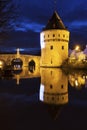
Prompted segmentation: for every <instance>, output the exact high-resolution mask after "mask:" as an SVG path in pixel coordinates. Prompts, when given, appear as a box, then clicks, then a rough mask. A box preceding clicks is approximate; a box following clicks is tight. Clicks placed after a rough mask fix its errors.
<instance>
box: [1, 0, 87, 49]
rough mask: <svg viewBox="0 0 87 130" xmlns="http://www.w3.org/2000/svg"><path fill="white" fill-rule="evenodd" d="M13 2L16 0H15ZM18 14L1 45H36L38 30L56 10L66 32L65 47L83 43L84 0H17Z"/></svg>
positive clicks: (86, 39)
mask: <svg viewBox="0 0 87 130" xmlns="http://www.w3.org/2000/svg"><path fill="white" fill-rule="evenodd" d="M16 1H17V0H16ZM20 7H21V9H20V12H21V14H20V16H19V18H18V19H17V21H16V23H15V25H14V30H13V31H12V32H9V37H8V40H6V41H3V42H2V44H1V48H3V47H6V48H7V47H10V48H11V47H12V48H18V47H19V48H27V49H28V48H40V39H39V38H40V32H41V31H42V28H43V27H44V26H45V25H46V24H47V22H48V20H49V19H50V18H51V16H52V14H53V12H54V11H55V10H56V11H57V12H58V14H59V16H60V17H61V19H62V21H63V23H64V25H65V26H66V27H67V28H68V30H69V31H70V43H69V48H72V47H74V45H75V44H80V45H81V46H82V47H83V46H84V47H85V45H86V44H87V0H56V5H55V4H54V0H20Z"/></svg>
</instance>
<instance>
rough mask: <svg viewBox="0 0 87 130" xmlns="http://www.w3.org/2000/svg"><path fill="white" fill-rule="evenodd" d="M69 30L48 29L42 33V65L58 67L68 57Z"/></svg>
mask: <svg viewBox="0 0 87 130" xmlns="http://www.w3.org/2000/svg"><path fill="white" fill-rule="evenodd" d="M68 42H69V31H67V30H57V29H54V30H46V31H43V32H41V34H40V44H41V61H40V65H41V66H47V67H58V66H61V65H62V63H63V61H64V60H66V59H67V58H68Z"/></svg>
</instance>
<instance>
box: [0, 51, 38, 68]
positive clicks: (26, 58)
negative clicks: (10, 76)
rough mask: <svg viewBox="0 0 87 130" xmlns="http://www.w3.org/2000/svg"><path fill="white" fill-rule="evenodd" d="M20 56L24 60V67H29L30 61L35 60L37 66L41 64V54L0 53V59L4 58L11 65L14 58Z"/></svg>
mask: <svg viewBox="0 0 87 130" xmlns="http://www.w3.org/2000/svg"><path fill="white" fill-rule="evenodd" d="M16 58H20V59H21V60H22V62H23V67H28V65H29V62H30V61H32V60H33V61H34V62H35V66H36V68H37V67H39V66H40V56H32V55H24V54H20V53H17V54H0V60H3V61H4V62H5V63H6V64H7V65H11V62H12V60H13V59H16Z"/></svg>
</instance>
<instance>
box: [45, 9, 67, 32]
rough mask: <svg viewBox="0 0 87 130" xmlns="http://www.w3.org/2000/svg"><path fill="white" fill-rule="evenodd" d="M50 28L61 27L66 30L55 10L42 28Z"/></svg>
mask: <svg viewBox="0 0 87 130" xmlns="http://www.w3.org/2000/svg"><path fill="white" fill-rule="evenodd" d="M51 29H63V30H66V27H65V26H64V24H63V22H62V20H61V18H60V17H59V16H58V14H57V12H56V11H55V12H54V13H53V15H52V17H51V19H50V20H49V21H48V23H47V25H46V27H45V28H44V29H43V30H51Z"/></svg>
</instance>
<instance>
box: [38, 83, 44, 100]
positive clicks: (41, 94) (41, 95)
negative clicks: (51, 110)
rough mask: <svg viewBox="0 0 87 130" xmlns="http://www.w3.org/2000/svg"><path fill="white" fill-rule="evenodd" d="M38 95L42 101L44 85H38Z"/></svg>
mask: <svg viewBox="0 0 87 130" xmlns="http://www.w3.org/2000/svg"><path fill="white" fill-rule="evenodd" d="M39 97H40V100H41V101H44V85H43V84H41V85H40V92H39Z"/></svg>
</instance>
